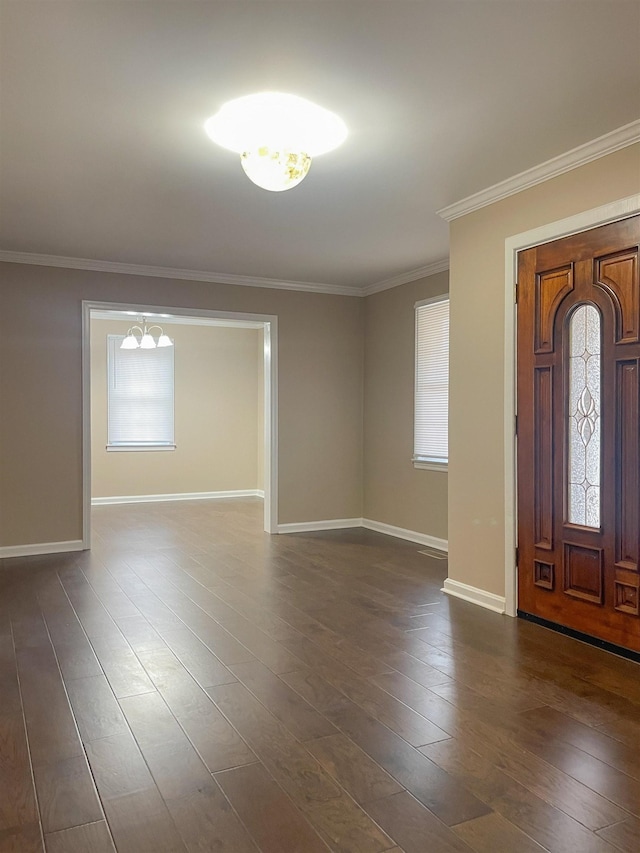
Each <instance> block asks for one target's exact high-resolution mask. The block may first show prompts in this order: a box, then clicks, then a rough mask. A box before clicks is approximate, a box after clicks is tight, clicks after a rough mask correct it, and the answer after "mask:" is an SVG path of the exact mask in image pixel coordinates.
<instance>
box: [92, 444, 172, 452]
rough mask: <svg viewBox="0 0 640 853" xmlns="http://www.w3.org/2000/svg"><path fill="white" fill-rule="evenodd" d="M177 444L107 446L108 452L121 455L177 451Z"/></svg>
mask: <svg viewBox="0 0 640 853" xmlns="http://www.w3.org/2000/svg"><path fill="white" fill-rule="evenodd" d="M175 449H176V445H175V444H107V452H108V453H113V452H114V451H115V452H117V453H120V452H121V451H124V452H135V451H138V450H142V451H145V452H146V451H150V450H175Z"/></svg>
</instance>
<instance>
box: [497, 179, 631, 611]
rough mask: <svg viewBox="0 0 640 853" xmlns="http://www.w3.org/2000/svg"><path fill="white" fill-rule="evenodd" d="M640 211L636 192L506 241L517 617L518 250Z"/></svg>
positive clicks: (509, 524) (508, 526) (509, 604)
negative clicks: (516, 427) (516, 295)
mask: <svg viewBox="0 0 640 853" xmlns="http://www.w3.org/2000/svg"><path fill="white" fill-rule="evenodd" d="M635 213H640V193H637V194H635V195H631V196H627V198H623V199H619V200H618V201H614V202H611V203H610V204H605V205H602V207H595V208H593V209H592V210H586V211H584V212H582V213H578V214H576V215H575V216H569V217H567V218H566V219H559V220H557V221H556V222H550V223H549V224H547V225H542V226H540V227H538V228H532V229H531V230H529V231H523V232H522V233H521V234H514V235H513V236H512V237H508V238H507V239H506V240H505V291H504V299H505V302H504V318H505V324H504V449H505V454H504V507H505V543H504V554H505V578H504V591H505V610H504V612H505V613H506V615H507V616H516V615H517V609H518V569H517V565H516V559H515V554H516V547H517V542H518V538H517V526H518V513H517V510H518V504H517V485H518V481H517V464H516V451H517V437H516V432H515V424H516V414H517V409H516V402H517V396H516V391H517V387H516V352H517V349H516V347H517V339H516V333H517V324H516V319H517V306H516V301H515V291H516V282H517V280H518V279H517V275H518V252H521V251H523V250H524V249H531V248H532V247H533V246H539V245H540V244H542V243H551V242H552V241H554V240H559V239H561V238H562V237H569V236H571V235H572V234H579V233H580V232H581V231H589V230H591V229H592V228H597V227H598V226H599V225H606V224H607V223H609V222H615V221H616V220H618V219H625V218H626V217H627V216H633V214H635Z"/></svg>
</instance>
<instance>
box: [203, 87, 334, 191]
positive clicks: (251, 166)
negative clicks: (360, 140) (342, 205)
mask: <svg viewBox="0 0 640 853" xmlns="http://www.w3.org/2000/svg"><path fill="white" fill-rule="evenodd" d="M204 127H205V130H206V132H207V134H208V135H209V136H210V137H211V139H213V141H214V142H217V144H218V145H221V146H222V147H223V148H228V149H230V150H231V151H235V152H237V153H238V154H240V161H241V163H242V168H243V169H244V171H245V173H246V175H247V177H248V178H250V180H252V181H253V183H254V184H257V185H258V186H259V187H262V188H263V189H265V190H271V191H272V192H282V190H288V189H291V187H295V186H296V184H299V183H300V181H301V180H302V179H303V178H304V177H305V176H306V174H307V173H308V171H309V167H310V166H311V158H312V157H316V156H317V155H318V154H325V153H326V152H327V151H332V150H333V149H334V148H337V147H338V145H340V144H342V142H344V140H345V137H346V135H347V128H346V126H345V123H344V122H343V121H342V119H341V118H340V117H339V116H337V115H336V114H335V113H332V112H330V111H329V110H325V109H323V108H322V107H319V106H317V105H316V104H312V103H311V101H307V100H305V98H298V97H297V96H296V95H286V94H284V93H282V92H260V93H258V94H256V95H246V96H245V97H243V98H236V99H235V100H234V101H229V102H228V103H226V104H224V106H223V107H221V109H220V110H219V111H218V112H217V113H216V114H215V115H214V116H212V117H211V118H210V119H208V120H207V121H206V122H205V126H204Z"/></svg>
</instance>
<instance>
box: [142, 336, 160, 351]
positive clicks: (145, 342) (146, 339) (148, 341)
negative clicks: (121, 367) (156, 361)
mask: <svg viewBox="0 0 640 853" xmlns="http://www.w3.org/2000/svg"><path fill="white" fill-rule="evenodd" d="M155 348H156V342H155V341H154V340H153V338H152V337H151V335H150V334H149V332H147V333H146V334H144V335H143V336H142V340H141V341H140V349H155Z"/></svg>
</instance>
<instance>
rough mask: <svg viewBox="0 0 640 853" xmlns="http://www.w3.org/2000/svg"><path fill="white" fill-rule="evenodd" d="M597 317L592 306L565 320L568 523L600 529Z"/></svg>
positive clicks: (599, 406)
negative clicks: (566, 322) (567, 337)
mask: <svg viewBox="0 0 640 853" xmlns="http://www.w3.org/2000/svg"><path fill="white" fill-rule="evenodd" d="M601 337H602V332H601V318H600V312H599V311H598V309H597V308H596V307H595V306H594V305H591V304H587V303H584V304H582V305H579V306H578V307H577V308H576V309H575V311H574V312H573V314H572V315H571V318H570V320H569V399H568V417H567V428H568V451H569V454H568V478H567V479H568V495H567V508H568V512H567V520H568V521H569V523H571V524H579V525H582V526H583V527H593V528H596V529H598V528H599V527H600V473H601V472H600V467H601V463H600V420H601V397H600V384H601V364H600V351H601Z"/></svg>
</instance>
